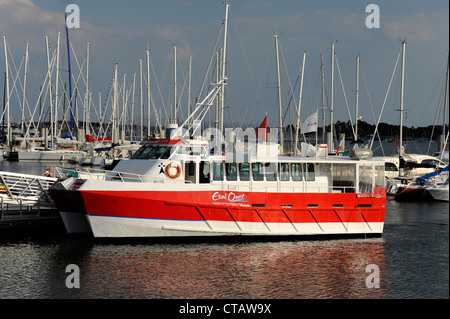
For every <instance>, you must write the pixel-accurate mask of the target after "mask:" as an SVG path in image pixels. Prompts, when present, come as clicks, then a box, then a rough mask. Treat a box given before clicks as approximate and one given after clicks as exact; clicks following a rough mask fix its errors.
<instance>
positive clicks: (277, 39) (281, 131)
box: [274, 34, 284, 154]
mask: <svg viewBox="0 0 450 319" xmlns="http://www.w3.org/2000/svg"><path fill="white" fill-rule="evenodd" d="M274 37H275V53H276V59H277V83H278V111H279V113H280V114H279V115H280V121H279V125H280V126H279V127H280V134H279V136H280V153H281V154H282V153H284V150H283V142H284V141H283V139H284V136H283V113H282V106H281V83H280V82H281V81H280V57H279V53H278V45H279V37H278V34H275V36H274Z"/></svg>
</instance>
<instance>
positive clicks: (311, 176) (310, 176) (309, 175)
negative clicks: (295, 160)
mask: <svg viewBox="0 0 450 319" xmlns="http://www.w3.org/2000/svg"><path fill="white" fill-rule="evenodd" d="M303 168H304V172H305V177H306V180H307V181H309V182H311V181H315V180H316V174H315V172H314V164H311V163H308V164H303Z"/></svg>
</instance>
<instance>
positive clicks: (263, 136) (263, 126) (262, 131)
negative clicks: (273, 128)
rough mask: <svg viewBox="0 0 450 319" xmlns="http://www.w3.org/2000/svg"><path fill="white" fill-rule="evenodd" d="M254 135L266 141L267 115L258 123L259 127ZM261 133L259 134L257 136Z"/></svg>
mask: <svg viewBox="0 0 450 319" xmlns="http://www.w3.org/2000/svg"><path fill="white" fill-rule="evenodd" d="M255 134H256V137H258V138H259V139H261V140H263V141H266V142H267V115H266V117H265V118H264V120H263V121H262V123H261V124H260V125H259V127H258V128H257V129H256V132H255ZM259 134H261V136H259Z"/></svg>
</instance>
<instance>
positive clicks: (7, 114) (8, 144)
mask: <svg viewBox="0 0 450 319" xmlns="http://www.w3.org/2000/svg"><path fill="white" fill-rule="evenodd" d="M3 44H4V46H5V78H6V134H7V135H6V145H7V146H11V122H10V119H9V72H8V69H9V65H8V49H7V47H6V36H3Z"/></svg>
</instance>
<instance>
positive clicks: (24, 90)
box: [20, 42, 29, 134]
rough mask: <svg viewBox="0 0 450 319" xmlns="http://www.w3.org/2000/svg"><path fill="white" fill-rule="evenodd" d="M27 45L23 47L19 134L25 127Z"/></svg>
mask: <svg viewBox="0 0 450 319" xmlns="http://www.w3.org/2000/svg"><path fill="white" fill-rule="evenodd" d="M28 45H29V43H28V42H27V45H26V47H25V67H24V71H23V93H22V118H21V121H20V133H21V134H23V133H24V131H23V130H24V125H25V100H26V95H25V92H26V88H27V67H28Z"/></svg>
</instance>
